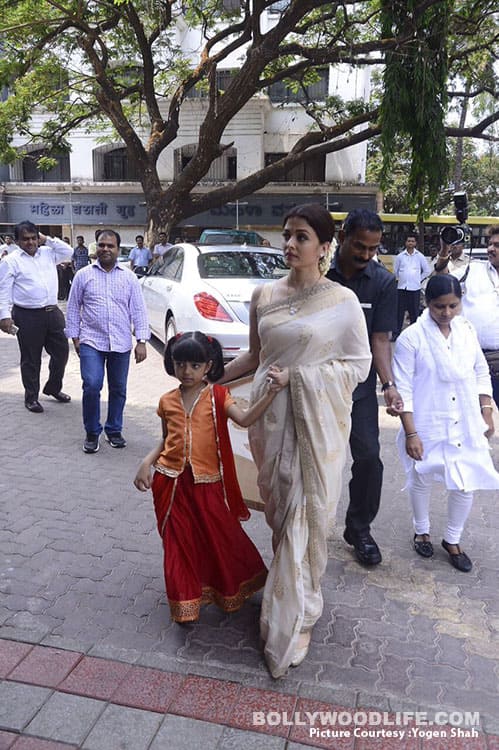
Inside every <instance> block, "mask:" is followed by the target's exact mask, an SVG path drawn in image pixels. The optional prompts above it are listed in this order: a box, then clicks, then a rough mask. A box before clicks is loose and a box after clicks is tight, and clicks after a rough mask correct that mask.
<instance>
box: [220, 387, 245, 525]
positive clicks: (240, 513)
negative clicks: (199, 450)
mask: <svg viewBox="0 0 499 750" xmlns="http://www.w3.org/2000/svg"><path fill="white" fill-rule="evenodd" d="M226 394H227V388H225V387H224V386H223V385H214V386H213V398H214V402H215V417H216V425H215V426H216V429H217V436H218V449H219V453H220V460H221V464H222V466H221V468H222V482H223V485H224V491H225V499H226V502H227V505H228V506H229V510H230V511H231V513H232V515H234V516H235V517H236V518H238V519H239V520H240V521H247V520H248V518H249V517H250V512H249V510H248V508H247V506H246V504H245V502H244V500H243V496H242V493H241V488H240V487H239V482H238V481H237V474H236V465H235V462H234V454H233V452H232V445H231V442H230V436H229V428H228V426H227V415H226V413H225V396H226Z"/></svg>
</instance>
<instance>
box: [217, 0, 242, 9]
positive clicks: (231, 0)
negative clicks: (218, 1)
mask: <svg viewBox="0 0 499 750" xmlns="http://www.w3.org/2000/svg"><path fill="white" fill-rule="evenodd" d="M242 4H243V2H242V0H222V5H223V9H224V10H241V6H242Z"/></svg>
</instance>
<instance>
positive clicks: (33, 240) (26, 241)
mask: <svg viewBox="0 0 499 750" xmlns="http://www.w3.org/2000/svg"><path fill="white" fill-rule="evenodd" d="M14 239H15V241H16V243H17V245H18V247H17V248H16V250H14V252H12V253H10V254H9V255H7V256H6V257H5V258H4V259H3V261H2V262H1V263H0V330H2V331H4V332H5V333H11V332H12V326H13V325H16V326H17V327H18V331H17V340H18V343H19V349H20V352H21V378H22V382H23V385H24V404H25V406H26V408H27V409H28V411H31V412H34V413H40V412H42V411H43V406H42V405H41V404H40V402H39V401H38V394H39V391H40V368H41V359H42V350H43V348H45V350H46V352H47V354H48V355H49V357H50V359H49V377H48V380H47V382H46V384H45V386H44V388H43V393H45V394H46V395H47V396H53V397H54V398H55V399H56V400H57V401H60V402H61V403H68V402H69V401H71V397H70V396H68V395H67V394H66V393H63V392H62V390H61V389H62V379H63V377H64V370H65V368H66V363H67V361H68V353H69V347H68V341H67V338H66V334H65V333H64V315H63V314H62V311H61V310H60V309H59V308H58V307H57V287H58V279H57V268H56V266H57V264H58V263H61V262H64V261H70V260H71V256H72V254H73V248H72V247H71V245H68V244H67V243H66V242H63V241H62V240H60V239H58V238H57V237H55V238H52V237H46V236H45V235H44V234H41V233H39V232H38V230H37V228H36V226H35V225H34V224H33V223H32V222H31V221H22V222H21V223H20V224H17V225H16V227H15V228H14ZM39 241H40V246H39ZM11 305H12V311H11Z"/></svg>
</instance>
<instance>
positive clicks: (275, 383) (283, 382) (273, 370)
mask: <svg viewBox="0 0 499 750" xmlns="http://www.w3.org/2000/svg"><path fill="white" fill-rule="evenodd" d="M267 382H268V384H269V390H270V391H280V390H281V389H282V388H285V387H286V386H287V385H288V383H289V369H288V368H287V367H282V368H281V367H279V366H278V365H270V367H269V369H268V370H267Z"/></svg>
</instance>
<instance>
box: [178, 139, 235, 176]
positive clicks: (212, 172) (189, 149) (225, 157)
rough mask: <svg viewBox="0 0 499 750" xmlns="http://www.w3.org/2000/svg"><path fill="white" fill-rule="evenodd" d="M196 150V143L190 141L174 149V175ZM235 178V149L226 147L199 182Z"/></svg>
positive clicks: (179, 171) (186, 163) (184, 166)
mask: <svg viewBox="0 0 499 750" xmlns="http://www.w3.org/2000/svg"><path fill="white" fill-rule="evenodd" d="M196 151H197V144H195V143H190V144H187V145H186V146H182V148H178V149H176V151H175V177H178V175H179V174H180V173H181V172H182V171H183V170H184V169H185V168H186V167H187V165H188V164H189V162H190V160H191V159H192V157H193V156H194V154H195V153H196ZM229 180H237V149H235V148H234V147H233V146H232V147H231V148H228V149H227V150H226V151H224V153H223V154H222V156H219V157H218V159H215V161H214V162H213V163H212V164H211V166H210V169H209V171H208V173H207V174H205V176H204V177H202V178H201V182H227V181H229Z"/></svg>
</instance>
